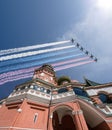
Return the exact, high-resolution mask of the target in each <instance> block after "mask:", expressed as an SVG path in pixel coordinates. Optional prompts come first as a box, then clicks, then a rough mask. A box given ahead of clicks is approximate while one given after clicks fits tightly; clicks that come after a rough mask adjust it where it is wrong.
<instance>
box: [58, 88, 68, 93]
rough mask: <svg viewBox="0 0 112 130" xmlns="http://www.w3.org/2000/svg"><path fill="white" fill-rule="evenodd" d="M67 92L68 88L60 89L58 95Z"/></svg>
mask: <svg viewBox="0 0 112 130" xmlns="http://www.w3.org/2000/svg"><path fill="white" fill-rule="evenodd" d="M65 92H68V89H67V88H60V89H59V90H58V93H65Z"/></svg>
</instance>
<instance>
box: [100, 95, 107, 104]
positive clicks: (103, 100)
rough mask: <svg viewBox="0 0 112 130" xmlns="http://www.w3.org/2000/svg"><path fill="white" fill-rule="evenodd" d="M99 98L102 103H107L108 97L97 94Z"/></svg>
mask: <svg viewBox="0 0 112 130" xmlns="http://www.w3.org/2000/svg"><path fill="white" fill-rule="evenodd" d="M98 95H99V98H100V100H101V101H102V102H103V103H108V96H107V95H106V94H104V93H99V94H98Z"/></svg>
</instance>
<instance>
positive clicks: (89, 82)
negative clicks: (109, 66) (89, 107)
mask: <svg viewBox="0 0 112 130" xmlns="http://www.w3.org/2000/svg"><path fill="white" fill-rule="evenodd" d="M84 80H85V83H86V86H87V87H88V86H97V85H101V84H100V83H96V82H94V81H91V80H89V79H87V78H85V77H84Z"/></svg>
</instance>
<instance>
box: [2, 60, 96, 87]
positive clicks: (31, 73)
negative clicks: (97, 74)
mask: <svg viewBox="0 0 112 130" xmlns="http://www.w3.org/2000/svg"><path fill="white" fill-rule="evenodd" d="M92 62H94V61H84V62H80V63H73V64H69V65H63V66H60V67H55V68H54V69H55V71H60V70H64V69H68V68H71V67H76V66H80V65H84V64H88V63H92ZM37 68H38V67H37ZM32 76H33V72H30V73H26V74H20V75H16V76H12V77H6V78H4V79H1V80H0V85H2V84H5V83H7V82H11V81H16V80H20V79H25V78H30V77H32Z"/></svg>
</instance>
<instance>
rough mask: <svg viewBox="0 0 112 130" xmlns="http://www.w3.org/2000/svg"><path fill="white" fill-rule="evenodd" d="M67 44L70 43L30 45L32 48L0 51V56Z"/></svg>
mask: <svg viewBox="0 0 112 130" xmlns="http://www.w3.org/2000/svg"><path fill="white" fill-rule="evenodd" d="M68 42H70V40H68V41H61V42H52V43H45V44H40V45H32V46H26V47H20V48H13V49H7V50H0V55H7V54H12V53H17V52H21V51H27V50H33V49H38V48H44V47H48V46H54V45H59V44H65V43H68Z"/></svg>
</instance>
